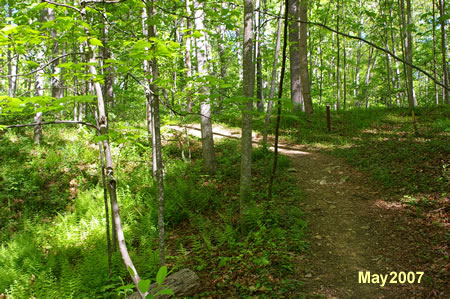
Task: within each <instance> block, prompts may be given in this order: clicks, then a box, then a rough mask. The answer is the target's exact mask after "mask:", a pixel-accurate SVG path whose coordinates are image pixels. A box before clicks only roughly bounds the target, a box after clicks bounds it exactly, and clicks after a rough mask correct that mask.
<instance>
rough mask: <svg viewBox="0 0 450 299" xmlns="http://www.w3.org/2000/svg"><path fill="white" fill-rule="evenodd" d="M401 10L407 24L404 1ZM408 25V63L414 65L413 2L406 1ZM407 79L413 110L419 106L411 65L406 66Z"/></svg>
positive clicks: (406, 41) (405, 25)
mask: <svg viewBox="0 0 450 299" xmlns="http://www.w3.org/2000/svg"><path fill="white" fill-rule="evenodd" d="M401 10H402V15H403V22H405V17H404V0H401ZM406 18H407V21H406V24H403V28H404V30H405V31H406V40H405V54H406V61H407V62H408V63H410V64H412V57H413V50H412V47H413V44H412V33H411V31H412V30H411V26H412V17H411V0H406ZM406 78H407V87H408V105H409V109H410V110H413V109H414V107H415V106H417V100H416V96H415V94H414V86H413V73H412V67H411V65H407V66H406Z"/></svg>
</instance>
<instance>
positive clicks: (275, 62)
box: [263, 2, 284, 144]
mask: <svg viewBox="0 0 450 299" xmlns="http://www.w3.org/2000/svg"><path fill="white" fill-rule="evenodd" d="M283 7H284V5H283V2H281V5H280V14H279V16H278V27H277V37H276V43H275V54H274V55H273V65H272V80H271V82H270V94H269V99H270V100H269V102H268V103H267V113H266V119H265V121H264V136H263V144H267V131H268V130H269V123H270V115H271V114H272V105H273V100H272V99H273V96H274V94H275V81H276V79H277V67H278V56H279V54H280V44H281V25H282V24H283V18H282V16H283Z"/></svg>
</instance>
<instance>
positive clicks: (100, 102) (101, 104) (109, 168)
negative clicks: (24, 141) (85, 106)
mask: <svg viewBox="0 0 450 299" xmlns="http://www.w3.org/2000/svg"><path fill="white" fill-rule="evenodd" d="M82 4H83V3H82ZM81 16H82V18H83V20H84V21H86V10H85V7H84V5H83V6H82V9H81ZM85 34H86V36H88V37H89V36H91V35H90V33H89V30H88V29H87V28H85ZM87 45H88V47H89V49H90V52H92V53H94V51H95V48H94V46H92V45H91V44H90V43H89V40H88V42H87ZM97 64H98V62H97V60H96V58H95V55H91V56H90V58H89V72H90V74H91V76H92V78H93V79H95V78H96V77H97V69H96V65H97ZM93 84H94V87H95V93H96V96H97V109H98V122H99V126H100V127H99V129H100V133H101V134H102V135H108V115H107V114H106V109H105V104H106V103H105V101H104V98H103V93H102V87H101V85H100V83H99V82H98V81H96V80H93ZM103 150H104V154H105V165H106V178H107V183H108V191H109V196H110V199H111V205H112V212H113V215H114V222H115V229H116V235H117V241H118V245H119V250H120V253H121V255H122V259H123V261H124V263H125V266H126V267H127V269H128V272H129V273H130V276H131V279H132V280H133V283H134V284H135V285H136V287H137V286H138V283H139V281H140V280H141V279H140V277H139V274H138V273H137V271H136V268H135V267H134V264H133V261H132V260H131V258H130V255H129V253H128V249H127V246H126V243H125V236H124V233H123V229H122V221H121V219H120V213H119V205H118V203H117V192H116V184H117V183H116V179H115V177H114V169H113V162H112V157H111V148H110V144H109V140H108V139H106V140H104V141H103ZM137 289H138V292H139V294H140V296H141V297H142V298H144V294H142V292H141V291H140V290H139V288H137Z"/></svg>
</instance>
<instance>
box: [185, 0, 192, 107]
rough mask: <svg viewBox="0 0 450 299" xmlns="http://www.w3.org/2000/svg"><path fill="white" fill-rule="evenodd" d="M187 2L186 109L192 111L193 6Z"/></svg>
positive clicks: (186, 0)
mask: <svg viewBox="0 0 450 299" xmlns="http://www.w3.org/2000/svg"><path fill="white" fill-rule="evenodd" d="M185 4H186V15H187V16H188V17H187V18H186V30H187V31H186V34H187V36H186V41H185V46H186V50H185V52H184V53H185V54H184V64H185V67H186V80H187V84H186V89H187V107H186V110H187V112H192V98H191V95H190V94H191V88H192V83H191V76H192V73H191V70H192V64H191V37H190V35H191V18H190V16H191V6H190V1H189V0H185Z"/></svg>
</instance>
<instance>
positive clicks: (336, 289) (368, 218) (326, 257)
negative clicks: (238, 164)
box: [171, 125, 449, 299]
mask: <svg viewBox="0 0 450 299" xmlns="http://www.w3.org/2000/svg"><path fill="white" fill-rule="evenodd" d="M171 128H172V129H175V130H178V131H181V130H183V131H184V130H185V129H184V128H181V127H176V126H172V127H171ZM186 130H187V132H188V134H190V135H194V136H197V137H199V136H200V135H199V134H200V131H199V125H191V126H189V127H187V128H186ZM213 131H214V135H215V138H234V139H238V138H240V130H238V129H226V128H223V127H220V126H217V127H216V126H215V127H214V130H213ZM253 138H254V141H253V142H254V143H255V144H258V143H260V142H261V140H262V137H261V136H259V135H257V134H254V136H253ZM279 152H280V153H281V154H283V155H286V156H288V157H289V158H290V160H291V162H292V168H293V169H291V170H292V172H293V175H295V176H296V177H297V182H298V185H299V188H300V189H301V190H302V191H304V192H305V194H306V195H305V196H304V197H303V198H302V201H301V202H299V205H300V206H301V209H302V210H303V211H304V213H305V220H306V221H307V222H308V231H309V233H308V236H307V241H308V242H309V244H310V250H308V253H306V254H304V255H300V256H298V259H297V261H298V263H297V265H296V271H297V272H298V279H299V280H300V281H303V283H304V288H303V290H299V292H300V294H299V296H301V295H305V296H306V298H327V299H336V298H446V296H447V295H448V294H449V293H448V287H446V289H445V290H442V289H439V287H437V286H436V284H435V277H433V276H435V273H436V271H435V270H436V269H429V267H428V266H429V265H430V264H431V263H432V260H433V258H434V256H435V255H436V253H435V252H433V251H432V240H431V237H430V236H427V234H426V231H425V230H424V228H423V227H422V226H421V225H420V224H419V223H418V222H417V221H415V218H413V217H411V216H410V215H407V213H405V211H404V210H403V208H402V206H401V205H400V204H398V203H396V202H395V201H392V200H390V197H389V195H387V194H384V193H383V191H382V190H381V188H377V187H376V186H371V184H372V183H371V182H369V180H368V178H367V176H366V175H364V174H362V173H360V172H359V171H357V170H356V169H355V168H353V167H351V166H349V165H348V164H347V163H346V162H345V161H343V160H341V159H339V158H337V157H333V156H330V155H325V154H323V153H320V152H318V151H314V150H306V149H304V148H302V147H301V146H299V145H293V144H287V143H284V142H280V147H279ZM359 271H363V273H366V271H370V275H371V278H372V276H373V275H374V274H379V275H383V276H385V277H387V281H386V283H384V285H383V286H381V284H383V283H382V281H381V280H380V281H379V282H376V281H374V283H359V282H358V279H359ZM402 271H403V272H405V273H406V274H408V272H414V276H415V282H414V283H408V282H406V283H399V282H400V280H399V277H397V278H396V280H397V283H390V280H391V279H392V278H394V274H391V275H390V273H391V272H396V273H400V272H402ZM420 271H422V272H425V274H424V275H423V277H421V282H420V283H417V280H418V279H419V276H420V275H419V274H416V272H420ZM433 272H434V274H432V273H433ZM410 278H413V277H412V274H410ZM401 279H403V277H401ZM444 281H445V278H444ZM441 285H442V284H441ZM444 285H445V282H444Z"/></svg>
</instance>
